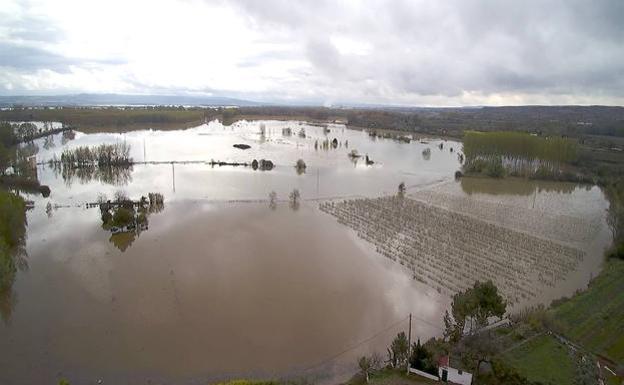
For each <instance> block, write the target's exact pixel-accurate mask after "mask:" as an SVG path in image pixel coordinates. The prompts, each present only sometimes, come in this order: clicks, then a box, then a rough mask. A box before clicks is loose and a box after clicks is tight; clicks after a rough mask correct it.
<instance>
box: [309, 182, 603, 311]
mask: <svg viewBox="0 0 624 385" xmlns="http://www.w3.org/2000/svg"><path fill="white" fill-rule="evenodd" d="M426 194H427V197H428V198H430V199H431V200H432V201H434V202H437V201H438V200H439V199H441V198H440V195H439V194H438V195H436V193H435V191H433V192H427V193H426ZM421 197H422V195H421ZM467 199H468V201H467V202H469V204H468V205H466V206H464V207H473V208H474V212H471V213H462V212H457V211H453V210H449V209H447V208H443V207H440V206H438V205H433V204H430V203H425V202H424V201H422V200H416V199H411V198H409V197H405V198H401V197H397V196H390V197H381V198H375V199H354V200H345V201H340V202H324V203H321V204H320V209H321V210H322V211H324V212H326V213H329V214H331V215H333V216H335V217H336V218H337V219H338V222H339V223H342V224H344V225H347V226H349V227H350V228H352V229H354V230H355V231H356V232H357V234H358V236H359V237H361V238H363V239H365V240H367V241H368V242H370V243H372V244H374V245H375V246H376V248H377V251H378V252H379V253H380V254H382V255H384V256H386V257H388V258H390V259H392V260H394V261H396V262H398V263H400V264H401V265H403V266H405V267H406V268H408V269H409V270H410V271H411V273H412V274H413V277H414V279H417V280H419V281H422V282H424V283H425V284H427V285H429V286H431V287H433V288H435V289H437V290H438V291H439V292H440V293H446V294H453V293H455V292H458V291H460V290H464V289H466V288H468V287H470V286H472V285H473V284H474V282H475V281H476V280H481V281H484V280H492V281H494V282H495V283H496V285H497V286H498V288H499V290H501V292H502V293H503V295H504V297H505V298H506V299H507V300H508V301H509V303H510V304H512V305H513V304H519V303H527V302H535V301H536V299H538V298H540V297H542V296H543V292H547V291H549V290H552V289H553V288H554V287H555V286H557V285H558V283H559V282H561V281H565V280H566V279H567V278H568V277H569V275H570V274H571V273H572V272H574V271H575V270H577V269H578V268H579V266H580V265H581V264H582V261H583V260H584V258H585V257H586V251H585V250H582V249H581V248H578V247H574V246H573V244H571V243H570V244H566V243H564V242H556V241H554V240H551V239H548V236H549V235H551V236H553V237H554V238H555V239H557V238H559V236H558V235H559V234H558V233H557V231H556V230H555V228H557V227H560V228H561V231H562V232H568V231H570V230H571V229H574V228H576V227H578V228H579V229H580V230H579V233H578V234H579V236H585V235H586V234H584V233H582V231H581V230H582V229H585V231H591V230H587V226H585V224H583V223H580V224H579V223H577V222H578V221H577V220H576V219H575V218H572V217H569V219H570V220H569V221H567V220H566V218H558V220H557V221H556V222H555V223H552V224H551V223H546V224H544V223H543V222H541V220H540V219H536V218H532V217H527V216H526V215H520V214H517V216H518V218H517V220H516V222H514V223H512V225H513V224H515V225H517V226H518V227H519V228H525V229H527V230H531V232H528V231H526V232H525V231H519V230H518V229H514V228H511V227H509V226H501V225H500V224H498V223H493V222H491V221H489V220H487V219H496V218H493V216H494V215H500V214H493V213H500V210H498V209H500V207H498V209H493V207H491V204H489V203H487V202H480V201H478V200H474V199H470V197H469V198H467ZM469 210H473V209H472V208H470V209H469ZM470 214H474V215H470ZM477 215H479V216H482V217H483V218H484V219H485V220H484V219H480V218H478V217H477ZM507 215H508V216H514V215H516V214H515V213H514V212H513V211H512V212H507ZM512 221H513V219H512ZM531 225H533V226H535V227H531ZM542 227H543V228H542ZM540 232H541V233H542V235H544V236H536V235H534V234H539V233H540ZM587 236H591V234H590V235H587Z"/></svg>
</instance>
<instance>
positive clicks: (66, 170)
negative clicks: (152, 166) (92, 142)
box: [48, 162, 133, 186]
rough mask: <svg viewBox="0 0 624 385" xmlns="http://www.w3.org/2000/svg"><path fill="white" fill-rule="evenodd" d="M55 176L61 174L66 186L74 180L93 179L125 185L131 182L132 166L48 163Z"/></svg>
mask: <svg viewBox="0 0 624 385" xmlns="http://www.w3.org/2000/svg"><path fill="white" fill-rule="evenodd" d="M48 167H50V169H51V170H53V171H54V174H55V176H57V177H58V176H59V175H60V176H61V177H62V178H63V181H65V184H66V185H67V186H71V185H72V184H73V183H74V182H75V181H76V180H77V181H78V182H80V183H81V184H85V183H89V182H91V181H93V180H96V181H100V182H102V183H106V184H110V185H113V186H125V185H127V184H128V183H130V182H132V171H133V169H132V166H131V165H128V166H104V167H98V166H96V165H85V166H80V167H72V166H66V165H63V164H62V163H59V162H50V163H49V164H48Z"/></svg>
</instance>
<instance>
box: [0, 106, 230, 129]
mask: <svg viewBox="0 0 624 385" xmlns="http://www.w3.org/2000/svg"><path fill="white" fill-rule="evenodd" d="M218 115H220V112H219V111H218V110H215V109H206V108H185V107H125V108H119V107H100V108H87V107H84V108H80V107H61V108H54V109H48V108H16V109H12V110H4V111H0V119H3V120H11V121H46V122H62V123H64V124H65V125H70V126H77V127H79V128H80V130H81V131H86V132H88V131H98V130H102V129H104V130H108V129H114V128H120V127H130V126H135V125H138V126H140V127H145V125H166V124H185V123H199V122H203V121H204V120H205V119H206V118H211V117H212V118H216V117H217V116H218ZM177 128H179V127H177Z"/></svg>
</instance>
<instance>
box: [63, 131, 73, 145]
mask: <svg viewBox="0 0 624 385" xmlns="http://www.w3.org/2000/svg"><path fill="white" fill-rule="evenodd" d="M75 138H76V133H75V132H74V131H73V130H67V131H63V135H62V136H61V144H62V145H66V144H67V142H69V141H70V140H74V139H75Z"/></svg>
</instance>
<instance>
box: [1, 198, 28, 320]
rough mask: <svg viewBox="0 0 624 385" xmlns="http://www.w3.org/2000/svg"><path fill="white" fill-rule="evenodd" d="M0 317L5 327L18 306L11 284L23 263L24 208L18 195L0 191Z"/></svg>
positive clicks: (22, 269)
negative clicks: (0, 218) (0, 220)
mask: <svg viewBox="0 0 624 385" xmlns="http://www.w3.org/2000/svg"><path fill="white" fill-rule="evenodd" d="M0 217H2V222H0V317H2V320H3V321H4V323H5V324H7V323H8V322H9V321H10V319H11V315H12V313H13V309H14V308H15V305H16V303H17V295H16V293H15V292H14V290H13V284H14V283H15V278H16V276H17V272H18V271H25V270H27V269H28V261H27V260H26V256H27V255H26V249H25V244H26V225H27V222H26V205H25V202H24V201H23V199H22V198H20V197H19V196H17V195H15V194H12V193H8V192H4V191H0Z"/></svg>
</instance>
